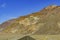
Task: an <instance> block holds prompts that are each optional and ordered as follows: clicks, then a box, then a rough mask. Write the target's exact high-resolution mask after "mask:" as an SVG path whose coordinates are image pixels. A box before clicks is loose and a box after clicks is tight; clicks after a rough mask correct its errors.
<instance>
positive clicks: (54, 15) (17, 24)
mask: <svg viewBox="0 0 60 40" xmlns="http://www.w3.org/2000/svg"><path fill="white" fill-rule="evenodd" d="M0 29H1V32H0V33H7V34H9V33H11V34H18V33H20V34H24V35H27V34H37V35H38V34H39V35H40V34H60V6H54V5H52V6H48V7H46V8H44V9H43V10H41V11H39V12H35V13H32V14H29V15H26V16H21V17H18V18H16V19H12V20H8V21H6V22H4V23H2V24H1V28H0Z"/></svg>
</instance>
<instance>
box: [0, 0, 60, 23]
mask: <svg viewBox="0 0 60 40" xmlns="http://www.w3.org/2000/svg"><path fill="white" fill-rule="evenodd" d="M53 4H54V5H60V0H0V23H3V22H4V21H7V20H9V19H12V18H17V17H19V16H23V15H28V14H31V13H34V12H38V11H40V10H42V9H43V8H44V7H47V6H49V5H53Z"/></svg>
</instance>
